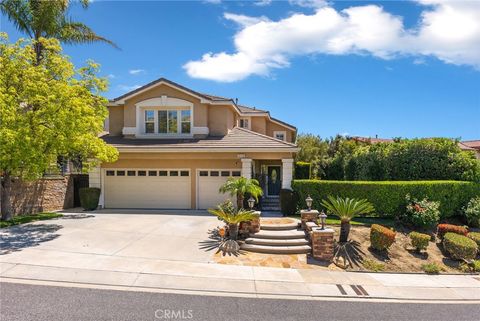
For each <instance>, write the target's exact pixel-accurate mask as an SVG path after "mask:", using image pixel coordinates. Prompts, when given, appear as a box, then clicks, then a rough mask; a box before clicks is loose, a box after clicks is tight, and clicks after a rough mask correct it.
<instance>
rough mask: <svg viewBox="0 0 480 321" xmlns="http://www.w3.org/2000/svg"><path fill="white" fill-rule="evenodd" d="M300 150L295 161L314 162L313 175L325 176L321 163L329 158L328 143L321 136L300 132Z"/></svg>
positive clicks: (298, 143)
mask: <svg viewBox="0 0 480 321" xmlns="http://www.w3.org/2000/svg"><path fill="white" fill-rule="evenodd" d="M297 145H298V147H299V148H300V151H299V152H298V153H297V154H296V155H295V162H306V163H310V164H312V176H313V177H319V176H323V172H322V168H321V164H322V162H323V161H324V160H325V159H326V158H327V152H328V144H327V142H325V141H324V140H322V138H320V136H316V135H313V134H300V135H298V137H297Z"/></svg>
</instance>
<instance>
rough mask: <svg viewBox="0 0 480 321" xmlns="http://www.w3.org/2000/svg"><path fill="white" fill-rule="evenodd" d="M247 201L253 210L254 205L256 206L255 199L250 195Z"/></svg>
mask: <svg viewBox="0 0 480 321" xmlns="http://www.w3.org/2000/svg"><path fill="white" fill-rule="evenodd" d="M247 202H248V207H250V210H252V209H253V207H254V206H255V199H254V198H253V197H251V196H250V198H249V199H248V201H247Z"/></svg>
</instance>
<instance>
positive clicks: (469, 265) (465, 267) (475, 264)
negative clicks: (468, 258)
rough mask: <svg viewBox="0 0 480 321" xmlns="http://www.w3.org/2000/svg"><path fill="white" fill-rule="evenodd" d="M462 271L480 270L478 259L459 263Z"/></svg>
mask: <svg viewBox="0 0 480 321" xmlns="http://www.w3.org/2000/svg"><path fill="white" fill-rule="evenodd" d="M460 270H462V271H463V272H480V260H473V262H471V263H463V264H461V265H460Z"/></svg>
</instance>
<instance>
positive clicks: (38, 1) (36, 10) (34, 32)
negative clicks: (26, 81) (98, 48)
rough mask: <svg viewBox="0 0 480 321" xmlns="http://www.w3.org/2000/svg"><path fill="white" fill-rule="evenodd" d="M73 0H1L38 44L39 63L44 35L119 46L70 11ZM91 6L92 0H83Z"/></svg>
mask: <svg viewBox="0 0 480 321" xmlns="http://www.w3.org/2000/svg"><path fill="white" fill-rule="evenodd" d="M72 2H73V1H71V0H48V1H46V0H1V2H0V10H1V11H2V13H3V14H4V15H5V16H7V18H8V19H9V20H10V21H11V22H12V23H13V24H14V25H15V27H16V28H17V29H18V30H19V31H20V32H22V33H24V34H26V35H28V37H30V38H31V39H33V40H35V41H34V42H32V44H33V46H34V48H35V55H36V63H37V64H38V63H39V62H40V60H41V59H42V57H43V51H44V49H45V48H44V47H43V43H42V42H41V41H39V40H40V38H56V39H58V40H59V41H60V42H62V43H65V44H82V43H92V42H104V43H108V44H110V45H112V46H114V47H117V45H115V44H114V43H113V42H112V41H110V40H108V39H106V38H104V37H101V36H99V35H97V34H96V33H95V32H94V31H93V30H92V29H90V28H89V27H88V26H87V25H85V24H83V23H81V22H78V21H75V20H74V19H73V18H71V17H70V16H69V15H68V9H69V7H70V5H71V3H72ZM79 3H80V4H81V5H82V7H83V8H85V9H86V8H88V5H89V3H90V1H89V0H79Z"/></svg>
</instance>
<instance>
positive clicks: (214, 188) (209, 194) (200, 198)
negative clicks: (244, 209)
mask: <svg viewBox="0 0 480 321" xmlns="http://www.w3.org/2000/svg"><path fill="white" fill-rule="evenodd" d="M240 174H241V173H240V171H239V170H231V169H208V170H206V169H205V170H199V171H198V176H197V182H198V185H197V207H198V208H199V209H208V208H216V207H217V205H218V204H220V203H222V202H224V201H225V200H226V199H231V200H232V202H234V203H235V200H236V198H232V197H231V196H230V195H229V194H222V193H219V192H218V189H219V188H220V186H222V185H223V183H225V182H226V180H227V179H228V178H229V177H232V176H233V177H239V176H240Z"/></svg>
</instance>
